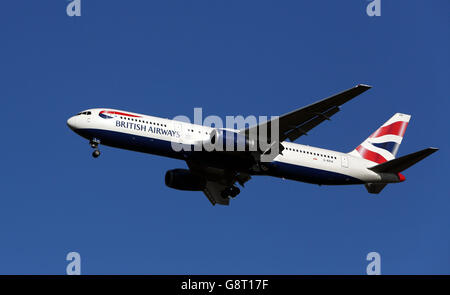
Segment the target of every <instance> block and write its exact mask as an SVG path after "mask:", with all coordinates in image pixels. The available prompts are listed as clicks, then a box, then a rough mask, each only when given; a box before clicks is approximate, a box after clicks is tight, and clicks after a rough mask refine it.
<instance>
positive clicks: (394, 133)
mask: <svg viewBox="0 0 450 295" xmlns="http://www.w3.org/2000/svg"><path fill="white" fill-rule="evenodd" d="M410 118H411V116H410V115H407V114H401V113H397V114H395V115H394V116H392V118H390V119H389V120H388V121H387V122H386V123H384V124H383V125H381V127H380V128H378V129H377V130H376V131H375V132H374V133H372V135H370V136H369V137H368V138H367V139H366V140H364V141H363V142H362V143H361V144H360V145H359V146H358V147H357V148H355V149H354V150H353V151H351V152H350V153H349V154H350V155H352V156H355V157H359V158H364V159H366V160H369V161H372V162H375V163H378V164H381V163H384V162H387V161H390V160H392V159H395V155H396V154H397V152H398V148H399V147H400V144H401V143H402V140H403V136H404V134H405V131H406V127H408V123H409V120H410Z"/></svg>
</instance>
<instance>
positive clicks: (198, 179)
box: [164, 169, 206, 191]
mask: <svg viewBox="0 0 450 295" xmlns="http://www.w3.org/2000/svg"><path fill="white" fill-rule="evenodd" d="M164 180H165V183H166V185H167V186H168V187H170V188H174V189H178V190H182V191H201V190H203V189H204V188H205V185H206V180H205V178H204V177H202V176H201V175H197V174H194V173H192V172H191V171H190V170H187V169H173V170H169V171H167V172H166V176H165V178H164Z"/></svg>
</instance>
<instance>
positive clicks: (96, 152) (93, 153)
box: [92, 150, 100, 158]
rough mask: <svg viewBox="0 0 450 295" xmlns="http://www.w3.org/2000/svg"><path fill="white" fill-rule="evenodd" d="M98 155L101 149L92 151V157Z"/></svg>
mask: <svg viewBox="0 0 450 295" xmlns="http://www.w3.org/2000/svg"><path fill="white" fill-rule="evenodd" d="M98 156H100V151H99V150H95V151H93V152H92V157H94V158H98Z"/></svg>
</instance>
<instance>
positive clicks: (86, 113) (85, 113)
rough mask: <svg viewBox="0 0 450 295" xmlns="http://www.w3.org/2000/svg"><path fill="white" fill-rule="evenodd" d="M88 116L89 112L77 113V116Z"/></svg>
mask: <svg viewBox="0 0 450 295" xmlns="http://www.w3.org/2000/svg"><path fill="white" fill-rule="evenodd" d="M90 114H91V112H81V113H78V114H77V116H79V115H90Z"/></svg>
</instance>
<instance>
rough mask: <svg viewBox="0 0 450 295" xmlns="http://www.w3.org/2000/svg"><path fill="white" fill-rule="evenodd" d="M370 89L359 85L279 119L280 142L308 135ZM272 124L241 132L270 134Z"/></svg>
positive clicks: (267, 123) (265, 123) (263, 124)
mask: <svg viewBox="0 0 450 295" xmlns="http://www.w3.org/2000/svg"><path fill="white" fill-rule="evenodd" d="M370 88H372V87H371V86H369V85H364V84H359V85H357V86H355V87H353V88H350V89H347V90H345V91H343V92H341V93H338V94H336V95H333V96H330V97H328V98H325V99H323V100H320V101H318V102H315V103H313V104H310V105H308V106H305V107H302V108H299V109H297V110H294V111H292V112H289V113H286V114H284V115H281V116H280V117H279V118H278V124H279V137H280V138H279V142H281V141H284V140H286V139H289V140H290V141H294V140H296V139H297V138H299V137H300V136H302V135H307V132H308V131H310V130H311V129H313V128H314V127H316V126H317V125H319V124H320V123H322V122H323V121H325V120H329V119H330V117H331V116H333V115H334V114H336V113H337V112H339V107H340V106H341V105H343V104H344V103H346V102H348V101H349V100H351V99H353V98H355V97H356V96H358V95H360V94H362V93H363V92H365V91H367V90H369V89H370ZM272 122H273V120H271V121H267V122H264V123H261V124H259V125H257V126H253V127H250V128H247V129H245V130H241V131H240V133H244V134H249V133H250V134H251V132H255V131H257V130H261V129H262V128H265V130H267V132H270V127H271V124H272ZM255 128H256V130H255ZM253 134H257V133H253ZM269 139H270V135H269Z"/></svg>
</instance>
